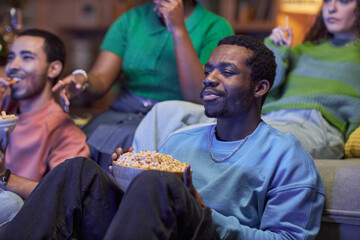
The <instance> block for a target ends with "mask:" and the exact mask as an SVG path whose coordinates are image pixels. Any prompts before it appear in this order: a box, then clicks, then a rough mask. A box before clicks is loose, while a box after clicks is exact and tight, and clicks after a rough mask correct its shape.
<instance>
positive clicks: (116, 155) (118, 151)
mask: <svg viewBox="0 0 360 240" xmlns="http://www.w3.org/2000/svg"><path fill="white" fill-rule="evenodd" d="M133 151H134V148H133V147H128V148H126V149H125V150H124V151H123V149H122V148H121V147H119V148H116V149H115V151H114V152H113V153H112V154H111V160H112V161H111V163H112V162H113V161H116V160H117V159H118V158H119V157H120V155H121V154H123V153H127V152H133ZM109 170H110V172H111V173H112V164H111V165H110V166H109Z"/></svg>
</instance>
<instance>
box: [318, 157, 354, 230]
mask: <svg viewBox="0 0 360 240" xmlns="http://www.w3.org/2000/svg"><path fill="white" fill-rule="evenodd" d="M315 164H316V166H317V168H318V170H319V173H320V175H321V178H322V180H323V182H324V186H325V192H326V200H325V208H324V213H323V217H322V221H323V222H329V223H330V222H333V223H344V224H351V225H359V227H360V159H359V158H357V159H355V158H353V159H341V160H315Z"/></svg>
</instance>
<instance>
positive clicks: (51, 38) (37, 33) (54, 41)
mask: <svg viewBox="0 0 360 240" xmlns="http://www.w3.org/2000/svg"><path fill="white" fill-rule="evenodd" d="M18 36H19V37H20V36H33V37H41V38H43V39H44V52H45V54H46V61H47V62H48V63H50V62H53V61H56V60H58V61H60V62H61V63H62V65H63V66H64V65H65V58H66V53H65V51H66V50H65V44H64V42H63V41H62V40H61V39H60V38H59V37H58V36H56V35H55V34H53V33H50V32H48V31H45V30H41V29H36V28H32V29H27V30H24V31H22V32H21V33H19V35H18ZM63 69H64V68H63ZM60 74H61V73H60ZM60 74H59V75H60Z"/></svg>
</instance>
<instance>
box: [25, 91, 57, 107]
mask: <svg viewBox="0 0 360 240" xmlns="http://www.w3.org/2000/svg"><path fill="white" fill-rule="evenodd" d="M53 99H54V98H53V96H52V93H51V91H49V90H46V89H44V91H43V93H42V94H39V95H37V96H35V97H32V98H31V99H24V100H20V101H19V110H20V113H27V112H31V111H35V110H38V109H40V108H42V107H44V106H45V105H46V104H48V103H49V102H50V101H51V100H53Z"/></svg>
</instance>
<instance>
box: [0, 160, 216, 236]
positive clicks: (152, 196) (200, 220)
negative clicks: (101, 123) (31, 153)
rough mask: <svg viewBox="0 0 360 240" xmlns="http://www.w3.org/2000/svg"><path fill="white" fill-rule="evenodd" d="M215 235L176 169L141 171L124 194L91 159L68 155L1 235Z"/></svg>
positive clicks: (206, 213)
mask: <svg viewBox="0 0 360 240" xmlns="http://www.w3.org/2000/svg"><path fill="white" fill-rule="evenodd" d="M70 238H76V239H91V240H93V239H94V240H95V239H184V240H185V239H218V236H217V234H216V232H215V229H214V226H213V222H212V218H211V213H210V209H208V208H201V207H200V206H199V205H198V204H197V203H196V202H195V199H194V198H193V197H192V196H191V195H190V193H189V192H188V191H187V189H186V188H185V187H184V185H183V183H182V182H181V180H180V179H178V178H177V177H176V176H175V175H174V174H171V173H164V172H158V171H145V172H144V173H143V174H140V175H138V176H137V177H136V178H135V179H134V181H133V182H132V183H131V185H130V186H129V188H128V190H127V191H126V194H124V193H123V192H122V191H121V190H120V189H119V188H118V187H117V185H116V183H115V182H114V181H113V179H112V178H110V177H109V176H108V175H107V174H106V173H105V172H104V171H103V170H102V169H101V168H100V167H99V166H98V165H97V164H96V163H95V162H94V161H93V160H91V159H88V158H82V157H79V158H74V159H68V160H66V161H65V162H63V163H61V164H59V165H58V166H57V167H56V168H55V169H53V170H52V171H50V172H49V173H48V174H47V175H46V176H45V177H44V179H43V180H42V181H41V182H40V183H39V185H38V186H37V187H36V188H35V190H34V191H33V192H32V194H31V195H30V196H29V198H28V199H27V200H26V202H25V204H24V206H23V207H22V209H21V210H20V212H19V213H18V214H17V215H16V216H15V217H14V219H13V220H12V221H11V222H10V223H8V224H7V225H6V226H5V227H4V228H3V229H2V230H1V231H0V239H70Z"/></svg>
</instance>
